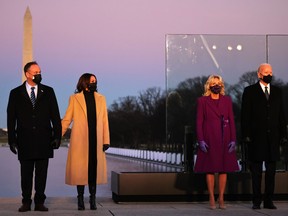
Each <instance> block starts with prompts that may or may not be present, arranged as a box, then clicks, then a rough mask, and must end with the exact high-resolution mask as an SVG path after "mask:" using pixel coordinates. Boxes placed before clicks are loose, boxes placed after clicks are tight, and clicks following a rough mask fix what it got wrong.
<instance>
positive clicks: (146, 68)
mask: <svg viewBox="0 0 288 216" xmlns="http://www.w3.org/2000/svg"><path fill="white" fill-rule="evenodd" d="M28 6H29V8H30V11H31V14H32V20H33V53H34V60H36V61H37V62H38V63H39V65H40V67H41V70H42V77H43V80H42V83H43V84H47V85H50V86H52V87H53V88H54V90H55V93H56V96H57V99H58V104H59V108H60V114H61V117H63V116H64V114H65V110H66V108H67V105H68V99H69V96H70V95H71V94H73V92H74V90H75V86H76V83H77V81H78V79H79V77H80V76H81V74H83V73H85V72H89V73H94V74H96V76H97V78H98V91H99V93H101V94H103V95H105V96H106V99H107V104H108V106H109V105H111V104H112V102H113V101H114V100H117V99H118V98H119V97H125V96H128V95H131V96H137V95H138V93H139V92H140V91H144V90H146V89H147V88H149V87H161V88H162V89H163V90H164V89H165V35H167V34H246V35H247V34H248V35H250V34H251V35H265V34H288V26H287V21H288V13H287V8H288V1H287V0H275V1H271V0H252V1H251V0H242V1H236V0H235V1H233V0H81V1H79V0H41V1H39V0H0V30H1V34H0V52H1V58H0V73H1V79H0V91H1V93H0V127H1V128H6V108H7V102H8V96H9V92H10V90H11V89H12V88H15V87H16V86H18V85H20V84H21V77H22V46H23V17H24V14H25V11H26V8H27V7H28ZM257 66H258V65H257ZM255 67H256V65H255ZM255 69H256V68H255Z"/></svg>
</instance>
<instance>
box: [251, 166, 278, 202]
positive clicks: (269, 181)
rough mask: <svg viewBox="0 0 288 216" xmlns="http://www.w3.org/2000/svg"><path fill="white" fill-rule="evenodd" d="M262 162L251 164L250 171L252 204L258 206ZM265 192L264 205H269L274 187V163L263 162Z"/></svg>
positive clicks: (260, 197) (260, 198)
mask: <svg viewBox="0 0 288 216" xmlns="http://www.w3.org/2000/svg"><path fill="white" fill-rule="evenodd" d="M262 164H263V162H262V161H259V162H258V161H257V162H255V161H254V162H251V163H250V171H251V174H252V189H253V204H255V205H260V204H261V200H262V196H261V181H262ZM265 168H266V171H265V191H264V203H270V202H272V200H273V194H274V186H275V173H276V162H275V161H265Z"/></svg>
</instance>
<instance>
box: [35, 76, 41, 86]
mask: <svg viewBox="0 0 288 216" xmlns="http://www.w3.org/2000/svg"><path fill="white" fill-rule="evenodd" d="M41 81H42V76H41V74H36V75H34V76H33V82H34V83H36V84H37V85H38V84H40V83H41Z"/></svg>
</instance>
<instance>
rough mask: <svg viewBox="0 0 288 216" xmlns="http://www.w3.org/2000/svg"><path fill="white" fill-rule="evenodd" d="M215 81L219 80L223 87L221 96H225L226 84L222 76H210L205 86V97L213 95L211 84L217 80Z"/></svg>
mask: <svg viewBox="0 0 288 216" xmlns="http://www.w3.org/2000/svg"><path fill="white" fill-rule="evenodd" d="M215 79H218V80H219V81H220V86H221V87H222V88H221V91H220V94H221V95H225V86H224V82H223V79H222V77H221V76H220V75H210V76H209V77H208V79H207V81H206V83H205V85H204V94H203V95H204V96H209V95H210V94H211V90H210V84H211V83H212V82H213V81H214V80H215Z"/></svg>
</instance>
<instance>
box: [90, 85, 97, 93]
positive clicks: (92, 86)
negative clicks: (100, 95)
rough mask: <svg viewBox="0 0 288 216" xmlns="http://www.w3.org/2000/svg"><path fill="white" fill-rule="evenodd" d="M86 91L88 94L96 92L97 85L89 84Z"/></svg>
mask: <svg viewBox="0 0 288 216" xmlns="http://www.w3.org/2000/svg"><path fill="white" fill-rule="evenodd" d="M88 90H89V91H90V92H97V83H89V85H88Z"/></svg>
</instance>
